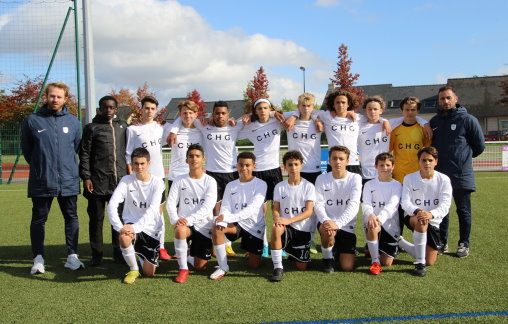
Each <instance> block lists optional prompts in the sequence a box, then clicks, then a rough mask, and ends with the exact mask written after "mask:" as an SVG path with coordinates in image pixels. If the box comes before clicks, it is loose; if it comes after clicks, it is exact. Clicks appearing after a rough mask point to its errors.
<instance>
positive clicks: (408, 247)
mask: <svg viewBox="0 0 508 324" xmlns="http://www.w3.org/2000/svg"><path fill="white" fill-rule="evenodd" d="M399 247H401V248H403V249H404V250H406V252H407V253H409V255H410V256H412V257H413V258H416V254H415V246H414V245H413V244H412V243H409V242H408V241H406V239H405V238H403V237H400V240H399Z"/></svg>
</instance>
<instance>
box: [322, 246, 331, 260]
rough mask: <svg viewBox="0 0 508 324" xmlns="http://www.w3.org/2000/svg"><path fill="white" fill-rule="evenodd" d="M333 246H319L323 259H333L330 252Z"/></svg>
mask: <svg viewBox="0 0 508 324" xmlns="http://www.w3.org/2000/svg"><path fill="white" fill-rule="evenodd" d="M332 249H333V246H330V247H327V248H325V247H323V246H322V247H321V252H322V253H323V259H333V252H332Z"/></svg>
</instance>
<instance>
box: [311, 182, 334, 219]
mask: <svg viewBox="0 0 508 324" xmlns="http://www.w3.org/2000/svg"><path fill="white" fill-rule="evenodd" d="M322 182H323V181H321V179H319V178H318V179H317V180H316V204H315V205H314V213H315V214H316V217H317V219H318V221H319V222H320V223H324V222H325V221H328V220H331V219H330V217H328V215H327V214H326V206H325V197H324V194H323V184H322Z"/></svg>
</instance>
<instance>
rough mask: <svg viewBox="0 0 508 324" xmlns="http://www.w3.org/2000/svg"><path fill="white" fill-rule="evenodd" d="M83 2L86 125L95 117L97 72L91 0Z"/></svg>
mask: <svg viewBox="0 0 508 324" xmlns="http://www.w3.org/2000/svg"><path fill="white" fill-rule="evenodd" d="M82 1H83V46H84V57H85V111H86V121H85V123H86V124H88V123H91V122H92V119H93V118H94V116H95V103H96V101H95V71H94V57H93V38H92V35H93V34H92V19H91V16H92V14H91V9H92V7H91V5H90V0H82Z"/></svg>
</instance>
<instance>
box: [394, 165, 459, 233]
mask: <svg viewBox="0 0 508 324" xmlns="http://www.w3.org/2000/svg"><path fill="white" fill-rule="evenodd" d="M451 203H452V185H451V182H450V178H448V176H447V175H445V174H443V173H441V172H438V171H434V176H433V177H432V179H423V178H422V177H421V175H420V171H416V172H413V173H410V174H408V175H407V176H405V177H404V183H403V185H402V200H401V203H400V204H401V206H402V209H404V211H405V212H406V214H407V215H413V213H414V211H415V210H417V209H422V210H425V211H428V212H431V213H432V216H434V217H433V218H432V219H431V220H430V222H429V223H430V224H431V225H432V226H435V227H439V224H441V221H442V220H443V217H445V216H446V215H447V214H448V212H449V211H450V206H451Z"/></svg>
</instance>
